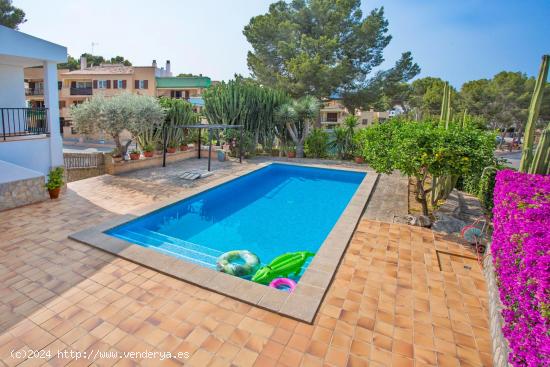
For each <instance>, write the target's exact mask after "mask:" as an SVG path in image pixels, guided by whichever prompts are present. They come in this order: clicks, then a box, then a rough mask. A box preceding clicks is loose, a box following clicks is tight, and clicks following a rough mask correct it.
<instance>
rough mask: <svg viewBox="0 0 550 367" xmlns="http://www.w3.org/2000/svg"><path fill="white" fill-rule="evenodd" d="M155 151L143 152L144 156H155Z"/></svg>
mask: <svg viewBox="0 0 550 367" xmlns="http://www.w3.org/2000/svg"><path fill="white" fill-rule="evenodd" d="M154 155H155V153H154V152H143V156H144V157H145V158H151V157H152V156H154Z"/></svg>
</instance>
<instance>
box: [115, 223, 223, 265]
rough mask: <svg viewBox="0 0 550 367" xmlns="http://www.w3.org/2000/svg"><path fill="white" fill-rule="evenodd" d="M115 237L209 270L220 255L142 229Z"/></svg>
mask: <svg viewBox="0 0 550 367" xmlns="http://www.w3.org/2000/svg"><path fill="white" fill-rule="evenodd" d="M117 237H119V238H122V239H124V240H126V241H129V242H132V243H136V244H138V245H142V246H144V247H150V248H153V249H155V250H157V251H159V252H162V253H165V254H166V255H170V256H174V257H178V258H181V259H184V260H187V261H189V262H193V263H196V264H199V265H202V266H205V267H208V268H211V269H214V268H215V267H216V265H215V264H216V260H217V258H218V256H220V255H221V254H222V253H221V252H220V251H216V250H213V249H210V248H208V247H204V246H200V245H197V244H195V243H192V242H188V241H184V240H181V239H178V238H175V237H171V236H167V235H164V234H161V233H158V232H155V231H149V230H143V229H141V230H140V231H139V232H137V231H132V230H128V229H123V230H119V231H118V232H117Z"/></svg>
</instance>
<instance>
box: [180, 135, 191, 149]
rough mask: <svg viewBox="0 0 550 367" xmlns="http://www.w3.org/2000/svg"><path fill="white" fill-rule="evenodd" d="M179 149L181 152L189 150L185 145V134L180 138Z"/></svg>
mask: <svg viewBox="0 0 550 367" xmlns="http://www.w3.org/2000/svg"><path fill="white" fill-rule="evenodd" d="M180 150H181V151H182V152H185V151H187V150H189V145H187V138H186V137H185V136H184V137H183V138H181V140H180Z"/></svg>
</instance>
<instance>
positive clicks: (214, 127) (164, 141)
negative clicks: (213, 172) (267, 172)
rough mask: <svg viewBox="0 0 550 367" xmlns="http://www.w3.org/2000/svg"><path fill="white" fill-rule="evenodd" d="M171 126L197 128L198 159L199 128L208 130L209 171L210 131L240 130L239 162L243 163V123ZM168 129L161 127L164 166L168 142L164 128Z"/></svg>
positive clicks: (210, 152) (199, 152)
mask: <svg viewBox="0 0 550 367" xmlns="http://www.w3.org/2000/svg"><path fill="white" fill-rule="evenodd" d="M170 127H171V128H176V129H198V130H199V138H198V140H197V146H198V149H197V150H198V156H197V158H198V159H201V147H202V145H201V130H202V129H207V130H208V139H209V141H208V171H210V166H211V160H212V131H213V130H225V129H239V130H240V132H241V136H240V143H239V163H243V147H242V146H243V128H244V125H223V124H212V125H210V124H197V125H175V126H170ZM167 129H168V126H164V127H163V128H162V148H163V149H162V166H163V167H166V149H167V146H166V145H167V143H168V141H167V140H168V134H167V133H166V130H167Z"/></svg>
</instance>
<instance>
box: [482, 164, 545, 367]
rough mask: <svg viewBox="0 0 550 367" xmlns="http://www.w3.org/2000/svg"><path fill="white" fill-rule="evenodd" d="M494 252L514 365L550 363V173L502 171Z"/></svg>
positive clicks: (497, 190)
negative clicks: (545, 174) (548, 174)
mask: <svg viewBox="0 0 550 367" xmlns="http://www.w3.org/2000/svg"><path fill="white" fill-rule="evenodd" d="M494 201H495V207H494V209H493V223H494V233H493V243H492V245H491V251H492V253H493V256H494V260H493V261H494V264H495V269H496V273H497V278H498V286H499V290H500V299H501V301H502V303H503V305H504V310H503V311H502V315H503V317H504V321H505V325H504V328H503V332H504V336H505V337H506V339H508V342H509V343H510V349H511V354H510V362H511V363H512V364H513V365H514V366H550V288H549V285H550V284H549V283H550V176H543V175H530V174H525V173H519V172H515V171H511V170H504V171H500V172H498V173H497V176H496V186H495V192H494Z"/></svg>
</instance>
